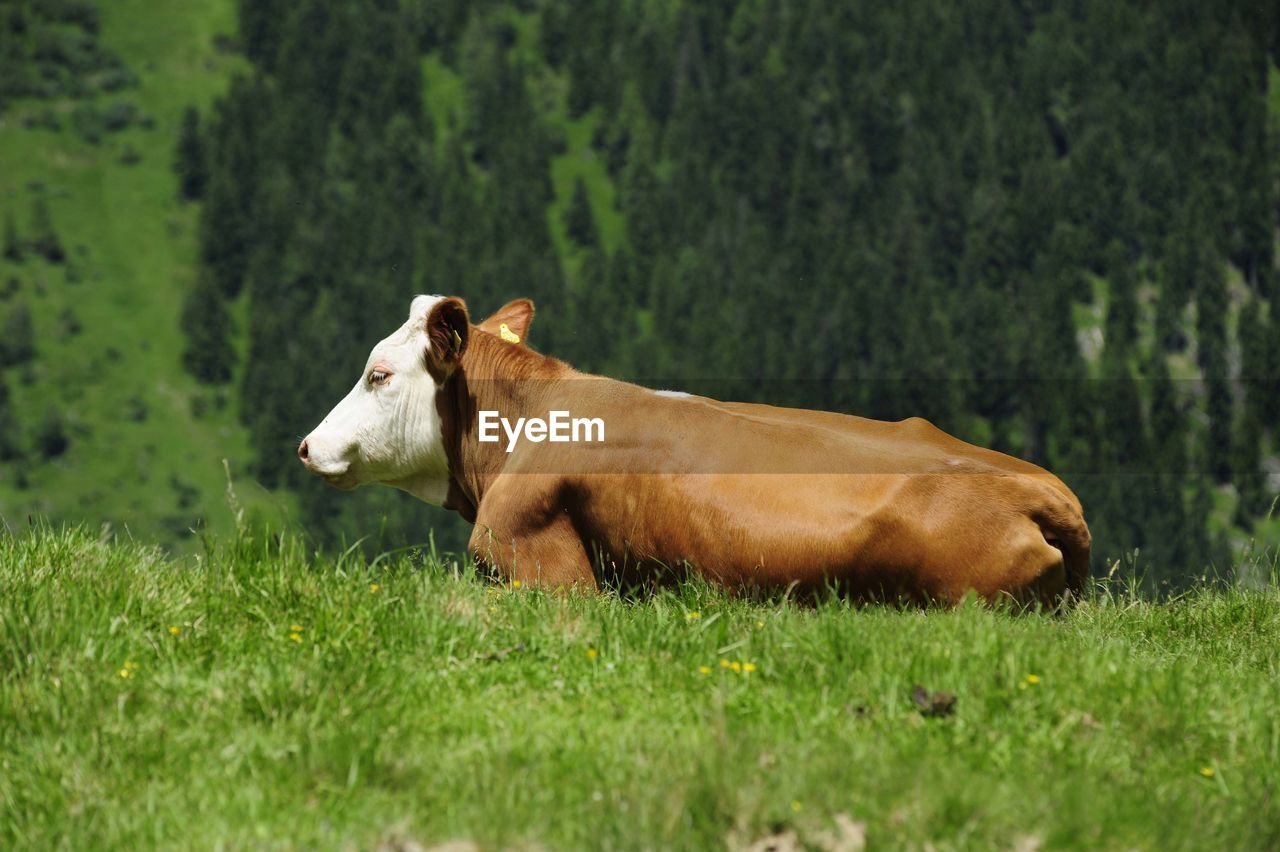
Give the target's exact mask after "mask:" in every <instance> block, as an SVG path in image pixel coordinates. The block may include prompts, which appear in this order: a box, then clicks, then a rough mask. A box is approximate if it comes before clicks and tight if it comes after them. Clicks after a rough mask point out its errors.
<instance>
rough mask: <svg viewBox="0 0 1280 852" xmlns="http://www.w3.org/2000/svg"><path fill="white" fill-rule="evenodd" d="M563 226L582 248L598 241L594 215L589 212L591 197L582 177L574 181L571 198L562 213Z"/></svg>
mask: <svg viewBox="0 0 1280 852" xmlns="http://www.w3.org/2000/svg"><path fill="white" fill-rule="evenodd" d="M564 227H565V230H566V231H567V232H568V234H569V239H571V240H573V241H574V242H575V243H577V244H578V245H579V246H581V247H582V248H591V247H593V246H596V245H598V244H599V242H600V236H599V234H597V233H596V220H595V216H593V215H592V213H591V198H590V196H589V195H587V185H586V184H585V183H584V182H583V180H582V178H578V179H577V180H576V181H574V185H573V199H572V200H571V201H570V202H569V209H568V210H566V211H565V214H564Z"/></svg>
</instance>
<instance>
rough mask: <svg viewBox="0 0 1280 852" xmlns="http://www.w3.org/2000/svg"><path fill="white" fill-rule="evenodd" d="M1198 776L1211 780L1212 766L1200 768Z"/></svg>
mask: <svg viewBox="0 0 1280 852" xmlns="http://www.w3.org/2000/svg"><path fill="white" fill-rule="evenodd" d="M1200 774H1201V775H1203V776H1204V777H1205V778H1212V777H1213V775H1214V772H1213V767H1212V766H1201V767H1200Z"/></svg>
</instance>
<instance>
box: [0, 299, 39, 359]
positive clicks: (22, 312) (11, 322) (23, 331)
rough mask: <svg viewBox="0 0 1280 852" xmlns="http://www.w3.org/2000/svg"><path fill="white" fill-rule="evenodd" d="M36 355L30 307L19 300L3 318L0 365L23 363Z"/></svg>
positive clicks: (0, 339)
mask: <svg viewBox="0 0 1280 852" xmlns="http://www.w3.org/2000/svg"><path fill="white" fill-rule="evenodd" d="M35 355H36V336H35V327H34V325H33V324H32V321H31V307H30V306H29V305H28V304H27V303H26V302H19V303H18V304H17V305H16V306H15V307H14V308H13V310H12V311H10V312H9V316H8V317H6V318H5V322H4V328H3V329H2V330H0V367H12V366H15V365H17V364H25V363H26V362H28V361H30V360H31V359H32V358H34V357H35Z"/></svg>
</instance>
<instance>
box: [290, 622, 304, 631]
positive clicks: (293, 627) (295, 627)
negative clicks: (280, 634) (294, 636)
mask: <svg viewBox="0 0 1280 852" xmlns="http://www.w3.org/2000/svg"><path fill="white" fill-rule="evenodd" d="M289 630H290V632H292V633H301V632H302V625H301V624H290V625H289Z"/></svg>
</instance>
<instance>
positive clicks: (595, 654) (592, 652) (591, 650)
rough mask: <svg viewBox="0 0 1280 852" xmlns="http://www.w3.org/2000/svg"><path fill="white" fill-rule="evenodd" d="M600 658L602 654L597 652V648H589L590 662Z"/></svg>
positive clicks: (588, 656) (588, 657)
mask: <svg viewBox="0 0 1280 852" xmlns="http://www.w3.org/2000/svg"><path fill="white" fill-rule="evenodd" d="M598 656H600V652H599V651H597V650H596V649H595V648H588V649H587V659H588V660H594V659H595V658H596V657H598Z"/></svg>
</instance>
